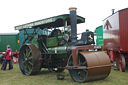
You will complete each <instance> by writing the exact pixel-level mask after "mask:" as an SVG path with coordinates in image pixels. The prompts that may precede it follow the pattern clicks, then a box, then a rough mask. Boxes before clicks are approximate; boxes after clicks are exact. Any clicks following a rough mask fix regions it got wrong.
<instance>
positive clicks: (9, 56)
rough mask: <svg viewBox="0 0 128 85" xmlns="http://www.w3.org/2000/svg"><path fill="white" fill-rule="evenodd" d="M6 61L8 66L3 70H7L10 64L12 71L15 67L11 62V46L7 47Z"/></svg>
mask: <svg viewBox="0 0 128 85" xmlns="http://www.w3.org/2000/svg"><path fill="white" fill-rule="evenodd" d="M10 53H11V55H10ZM5 59H6V64H5V68H4V69H3V70H6V67H7V63H9V70H11V69H12V68H13V66H12V62H11V59H12V50H11V47H10V45H7V50H6V52H5Z"/></svg>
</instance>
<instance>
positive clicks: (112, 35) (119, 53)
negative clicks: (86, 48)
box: [103, 8, 128, 72]
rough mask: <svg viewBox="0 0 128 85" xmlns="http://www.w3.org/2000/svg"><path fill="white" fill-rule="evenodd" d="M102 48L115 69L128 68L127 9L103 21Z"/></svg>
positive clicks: (122, 70)
mask: <svg viewBox="0 0 128 85" xmlns="http://www.w3.org/2000/svg"><path fill="white" fill-rule="evenodd" d="M103 37H104V48H105V49H106V50H107V53H108V55H109V57H110V59H111V61H112V62H116V66H117V68H119V70H120V71H121V72H124V71H125V69H126V68H127V67H128V43H127V42H128V8H126V9H122V10H119V11H117V12H115V13H113V14H112V15H110V16H109V17H107V18H106V19H104V20H103Z"/></svg>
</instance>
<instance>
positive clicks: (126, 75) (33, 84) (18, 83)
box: [0, 64, 128, 85]
mask: <svg viewBox="0 0 128 85" xmlns="http://www.w3.org/2000/svg"><path fill="white" fill-rule="evenodd" d="M0 67H1V65H0ZM13 67H14V68H13V69H12V70H8V68H7V70H6V71H2V70H0V85H128V70H126V72H120V71H117V70H114V68H113V67H112V70H111V73H110V75H109V76H108V77H107V78H106V79H104V80H99V81H93V82H86V83H78V82H74V81H73V80H72V79H71V77H70V75H69V73H68V71H67V70H65V71H64V72H62V74H64V75H65V79H64V80H57V79H56V75H57V74H58V73H52V72H49V71H48V70H47V69H42V71H41V72H40V73H39V74H38V75H34V76H25V75H23V74H22V73H21V72H20V69H19V64H13Z"/></svg>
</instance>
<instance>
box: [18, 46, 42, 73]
mask: <svg viewBox="0 0 128 85" xmlns="http://www.w3.org/2000/svg"><path fill="white" fill-rule="evenodd" d="M19 67H20V70H21V72H22V73H23V74H24V75H34V74H37V73H38V72H39V71H40V69H41V52H40V51H39V49H38V47H37V46H36V45H34V44H25V45H23V46H22V47H21V49H20V52H19Z"/></svg>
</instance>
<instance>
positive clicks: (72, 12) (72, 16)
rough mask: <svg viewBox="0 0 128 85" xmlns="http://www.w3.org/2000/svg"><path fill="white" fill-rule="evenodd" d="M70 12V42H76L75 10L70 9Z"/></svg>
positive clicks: (73, 8)
mask: <svg viewBox="0 0 128 85" xmlns="http://www.w3.org/2000/svg"><path fill="white" fill-rule="evenodd" d="M69 10H70V24H71V41H72V42H75V41H77V16H76V10H77V8H75V7H71V8H69Z"/></svg>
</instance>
